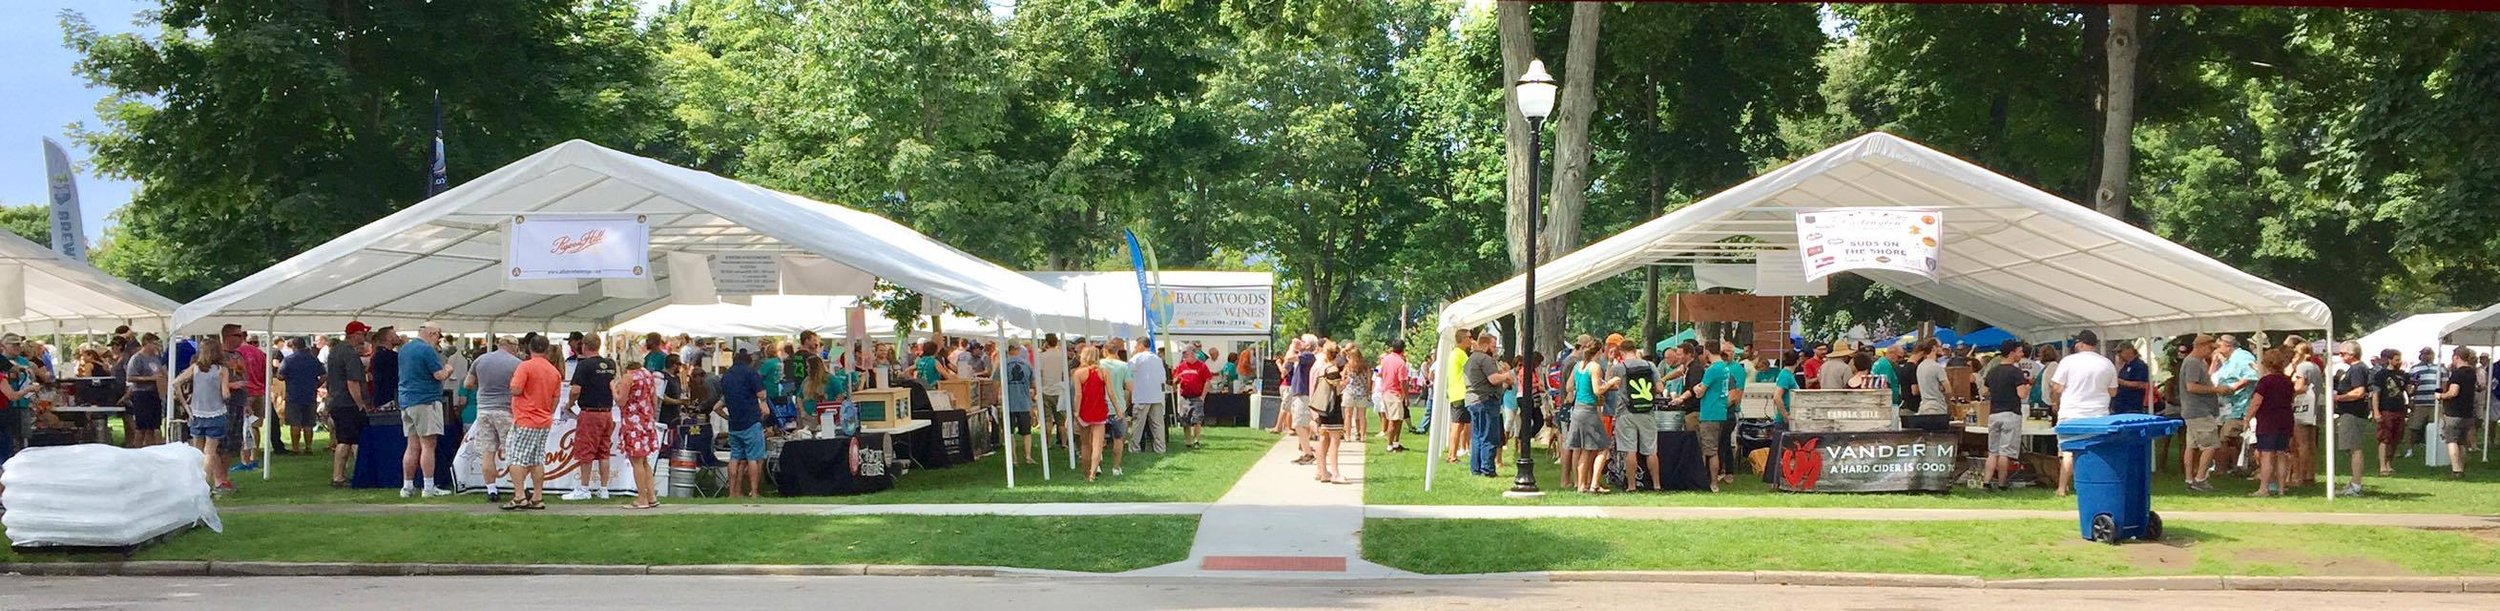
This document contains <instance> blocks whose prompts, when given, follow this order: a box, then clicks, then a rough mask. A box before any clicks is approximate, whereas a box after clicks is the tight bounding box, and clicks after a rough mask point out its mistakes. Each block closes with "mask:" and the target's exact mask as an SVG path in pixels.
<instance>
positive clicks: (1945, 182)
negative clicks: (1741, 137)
mask: <svg viewBox="0 0 2500 611" xmlns="http://www.w3.org/2000/svg"><path fill="white" fill-rule="evenodd" d="M1853 207H1921V208H1936V209H1939V210H1941V211H1942V212H1941V216H1943V217H1944V219H1945V230H1944V232H1943V233H1944V234H1945V243H1944V244H1943V245H1942V248H1943V250H1942V253H1941V256H1940V259H1941V260H1940V262H1939V265H1938V267H1939V271H1938V278H1939V279H1937V280H1929V279H1926V278H1923V277H1919V276H1915V275H1909V274H1900V273H1892V272H1869V271H1860V272H1854V273H1859V274H1861V275H1864V276H1866V277H1868V278H1870V279H1873V280H1875V281H1877V282H1881V283H1883V284H1886V285H1889V286H1892V287H1894V288H1897V289H1899V290H1901V291H1903V292H1905V293H1909V294H1910V295H1912V296H1915V297H1918V298H1920V299H1924V300H1927V301H1930V302H1934V303H1937V304H1940V305H1943V306H1946V307H1949V308H1952V309H1954V310H1955V311H1959V312H1962V313H1966V314H1969V315H1971V316H1972V317H1974V318H1978V319H1979V320H1982V321H1986V322H1987V323H1989V324H1992V325H1996V326H1998V327H2002V328H2004V329H2005V330H2007V331H2010V332H2013V333H2014V334H2016V335H2018V336H2022V337H2060V336H2064V335H2068V334H2071V333H2074V332H2076V331H2080V330H2085V329H2091V330H2093V331H2096V332H2098V333H2100V334H2101V335H2102V336H2104V337H2122V338H2123V337H2152V336H2164V335H2174V334H2180V333H2187V332H2194V331H2203V330H2258V329H2316V328H2324V327H2327V326H2328V325H2329V323H2330V319H2329V316H2330V314H2329V312H2328V310H2327V307H2326V304H2325V303H2323V302H2320V301H2318V300H2317V299H2316V298H2313V297H2310V296H2308V295H2305V294H2302V293H2300V292H2299V291H2295V290H2292V289H2289V288H2285V287H2283V286H2280V285H2277V284H2275V283H2272V282H2268V281H2266V280H2265V279H2262V278H2258V277H2256V276H2254V275H2251V274H2248V273H2246V272H2242V271H2240V270H2238V269H2235V268H2233V267H2231V266H2229V265H2225V264H2223V263H2222V262H2220V261H2216V260H2214V259H2213V258H2212V257H2208V256H2205V255H2204V254H2202V253H2198V252H2196V251H2194V250H2190V249H2188V248H2187V247H2184V246H2180V245H2178V244H2175V243H2172V242H2170V241H2168V240H2164V239H2162V238H2161V237H2160V236H2156V235H2153V234H2152V233H2150V232H2147V231H2145V230H2143V229H2140V228H2137V227H2134V226H2132V225H2128V224H2126V223H2124V222H2121V221H2119V220H2117V219H2112V218H2109V217H2106V216H2103V215H2101V214H2099V213H2098V212H2095V211H2093V210H2092V209H2091V208H2089V207H2086V206H2082V205H2079V204H2076V203H2073V202H2069V201H2066V200H2064V199H2061V198H2059V197H2057V196H2055V195H2052V194H2049V193H2047V192H2043V191H2041V190H2039V189H2037V188H2034V187H2031V186H2030V185H2025V184H2023V183H2021V182H2019V181H2016V180H2014V179H2011V178H2007V177H2005V176H2002V175H1999V174H1997V173H1995V172H1991V171H1988V170H1987V169H1985V168H1981V167H1979V166H1977V165H1974V164H1972V163H1970V162H1967V161H1963V160H1961V159H1958V158H1955V157H1953V156H1951V155H1946V154H1944V153H1941V152H1937V151H1935V150H1934V149H1929V148H1927V147H1925V146H1921V145H1919V144H1917V143H1914V142H1911V141H1909V140H1905V139H1902V138H1900V137H1898V136H1893V135H1891V134H1885V133H1880V132H1878V133H1870V134H1867V135H1864V136H1860V137H1858V138H1856V139H1853V140H1850V141H1848V142H1844V143H1841V144H1839V145H1837V146H1834V147H1832V148H1829V149H1825V150H1823V151H1822V152H1819V153H1815V154H1814V155H1812V156H1808V157H1806V158H1804V159H1800V160H1798V161H1796V162H1794V163H1790V164H1788V165H1787V166H1784V167H1781V168H1779V169H1777V170H1774V171H1772V172H1770V173H1768V174H1764V175H1762V176H1759V177H1756V178H1754V179H1753V180H1750V181H1747V182H1745V183H1744V184H1741V185H1737V186H1736V187H1734V188H1731V189H1728V190H1727V191H1725V192H1721V193H1719V194H1717V195H1713V196H1711V197H1709V198H1707V199H1703V200H1701V201H1698V202H1694V203H1692V204H1690V205H1687V206H1685V207H1683V208H1681V209H1678V210H1676V211H1674V212H1672V213H1669V214H1667V215H1665V216H1662V217H1659V218H1657V219H1655V220H1652V221H1649V222H1647V223H1643V224H1641V225H1639V226H1636V227H1633V228H1632V229H1630V230H1627V231H1625V232H1623V233H1621V234H1618V235H1615V236H1614V237H1610V238H1607V239H1605V240H1601V241H1598V242H1596V243H1592V244H1589V245H1588V246H1586V247H1583V248H1581V249H1579V250H1576V251H1573V252H1571V253H1570V254H1566V255H1563V256H1562V257H1559V258H1557V259H1555V260H1554V261H1552V262H1550V263H1547V264H1545V265H1543V266H1540V267H1539V268H1538V269H1537V281H1538V292H1539V294H1540V296H1548V295H1556V296H1558V295H1562V294H1564V293H1567V292H1570V291H1573V290H1576V289H1579V288H1581V287H1585V286H1588V285H1589V284H1592V283H1595V282H1597V281H1599V280H1603V279H1606V278H1609V277H1613V276H1615V275H1618V274H1621V273H1624V272H1626V271H1630V270H1635V269H1639V268H1640V267H1642V266H1646V265H1685V264H1692V263H1710V262H1745V261H1751V260H1754V259H1755V257H1756V256H1757V255H1756V253H1759V252H1764V251H1780V250H1793V249H1794V248H1796V242H1797V239H1796V225H1795V220H1794V217H1795V214H1796V212H1798V211H1800V210H1815V209H1830V208H1853ZM1734 238H1750V240H1735V239H1734ZM1523 293H1524V288H1523V287H1522V283H1521V279H1519V278H1515V277H1514V278H1512V279H1510V280H1508V281H1505V282H1503V283H1501V284H1497V285H1494V286H1493V287H1492V288H1488V289H1486V290H1485V291H1483V292H1480V293H1477V294H1475V295H1471V296H1468V297H1466V298H1463V299H1460V300H1459V301H1457V302H1455V303H1453V304H1451V305H1450V306H1449V307H1448V308H1447V309H1445V310H1443V312H1442V315H1441V319H1440V323H1441V325H1442V326H1443V327H1444V328H1445V329H1455V328H1459V327H1468V326H1476V325H1482V324H1484V323H1486V322H1490V321H1492V320H1493V319H1495V318H1499V317H1501V316H1503V315H1506V314H1509V313H1511V312H1515V311H1517V310H1518V309H1519V305H1520V302H1521V301H1522V299H1523Z"/></svg>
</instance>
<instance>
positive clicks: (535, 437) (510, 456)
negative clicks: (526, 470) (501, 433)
mask: <svg viewBox="0 0 2500 611" xmlns="http://www.w3.org/2000/svg"><path fill="white" fill-rule="evenodd" d="M503 460H504V462H505V463H506V464H510V465H512V466H515V467H535V466H538V465H541V464H546V462H547V429H533V428H516V429H512V436H511V437H509V438H506V439H505V440H504V444H503Z"/></svg>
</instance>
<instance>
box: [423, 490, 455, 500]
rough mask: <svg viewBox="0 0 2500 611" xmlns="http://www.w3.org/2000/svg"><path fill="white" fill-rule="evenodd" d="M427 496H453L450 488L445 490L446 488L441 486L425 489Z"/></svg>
mask: <svg viewBox="0 0 2500 611" xmlns="http://www.w3.org/2000/svg"><path fill="white" fill-rule="evenodd" d="M425 496H426V498H433V497H438V496H451V491H450V490H444V489H441V488H427V489H425Z"/></svg>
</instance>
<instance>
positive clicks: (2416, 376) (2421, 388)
mask: <svg viewBox="0 0 2500 611" xmlns="http://www.w3.org/2000/svg"><path fill="white" fill-rule="evenodd" d="M2407 373H2411V374H2413V405H2415V406H2417V407H2418V406H2426V405H2430V404H2432V403H2435V402H2437V400H2438V398H2439V384H2440V382H2442V381H2445V380H2446V378H2447V374H2448V372H2447V371H2445V370H2442V369H2440V368H2439V366H2438V365H2433V364H2430V363H2422V364H2419V365H2414V366H2413V369H2410V370H2407Z"/></svg>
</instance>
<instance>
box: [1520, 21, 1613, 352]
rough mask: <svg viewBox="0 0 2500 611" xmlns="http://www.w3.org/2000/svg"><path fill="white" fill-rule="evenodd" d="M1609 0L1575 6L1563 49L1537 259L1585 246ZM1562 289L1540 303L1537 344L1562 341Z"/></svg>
mask: <svg viewBox="0 0 2500 611" xmlns="http://www.w3.org/2000/svg"><path fill="white" fill-rule="evenodd" d="M1605 16H1606V5H1605V4H1604V3H1598V2H1583V3H1579V4H1574V5H1571V43H1570V46H1569V47H1567V48H1565V49H1564V51H1563V77H1562V95H1561V99H1559V100H1557V101H1556V102H1555V105H1554V181H1553V183H1552V186H1551V188H1552V189H1553V190H1552V191H1550V192H1549V193H1548V194H1547V196H1546V201H1547V202H1548V203H1547V205H1546V214H1545V223H1544V227H1543V229H1544V230H1545V235H1542V236H1539V238H1538V240H1539V241H1540V242H1541V243H1542V246H1543V247H1544V248H1542V249H1540V250H1541V251H1542V252H1541V253H1539V255H1538V256H1537V259H1538V260H1540V261H1552V260H1554V258H1555V257H1560V256H1562V255H1565V254H1569V253H1570V252H1571V251H1575V250H1579V249H1580V217H1581V215H1582V213H1583V212H1585V211H1587V209H1588V187H1589V155H1590V150H1589V122H1590V119H1589V117H1590V116H1591V115H1592V114H1594V113H1595V111H1596V110H1597V26H1598V22H1599V20H1601V19H1603V18H1604V17H1605ZM1559 297H1560V295H1559V294H1555V295H1552V296H1550V297H1547V298H1546V300H1545V301H1543V302H1540V303H1538V304H1537V320H1538V322H1540V323H1542V324H1539V325H1537V337H1536V338H1535V339H1536V344H1535V345H1537V346H1544V347H1548V348H1552V347H1559V346H1561V345H1562V342H1563V339H1562V338H1563V336H1564V330H1565V329H1568V328H1569V327H1568V325H1567V324H1566V323H1567V322H1568V318H1566V317H1567V316H1568V315H1569V314H1570V312H1569V310H1568V308H1566V307H1565V305H1564V304H1565V301H1564V300H1563V299H1560V298H1559Z"/></svg>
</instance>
